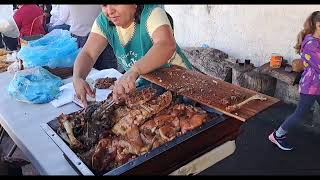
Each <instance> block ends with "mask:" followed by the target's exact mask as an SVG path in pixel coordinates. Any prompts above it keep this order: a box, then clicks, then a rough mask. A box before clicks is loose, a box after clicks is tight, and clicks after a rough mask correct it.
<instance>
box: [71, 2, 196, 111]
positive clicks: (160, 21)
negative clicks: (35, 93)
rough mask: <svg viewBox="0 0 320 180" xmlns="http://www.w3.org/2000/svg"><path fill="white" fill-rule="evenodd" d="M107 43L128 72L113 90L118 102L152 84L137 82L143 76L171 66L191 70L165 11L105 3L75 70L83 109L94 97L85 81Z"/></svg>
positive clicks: (76, 85)
mask: <svg viewBox="0 0 320 180" xmlns="http://www.w3.org/2000/svg"><path fill="white" fill-rule="evenodd" d="M108 44H110V45H111V46H112V48H113V50H114V53H115V55H116V57H117V60H118V62H119V64H121V65H122V67H123V69H124V70H125V71H126V72H125V73H124V75H123V76H122V77H121V78H120V79H118V80H117V81H116V83H115V86H114V88H113V93H112V94H113V100H114V101H115V102H119V100H121V99H123V98H125V97H126V96H127V94H128V93H129V92H131V91H133V90H135V88H136V87H138V88H139V87H142V86H146V85H148V83H149V84H150V82H146V81H143V80H142V79H139V80H138V81H137V79H138V78H139V76H140V75H143V74H146V73H149V72H152V71H154V70H156V69H158V68H161V67H165V66H168V65H169V64H175V65H178V66H181V67H184V68H189V69H190V68H192V65H191V64H190V62H189V61H188V59H187V58H186V56H185V55H184V54H183V52H182V51H181V49H180V47H179V46H178V45H177V44H176V41H175V39H174V36H173V30H172V27H171V24H170V21H169V19H168V16H167V14H166V12H165V11H164V10H163V9H162V8H160V7H159V6H157V5H135V4H127V5H111V4H110V5H109V4H104V5H102V13H100V15H99V16H98V17H97V18H96V20H95V22H94V24H93V26H92V30H91V33H90V35H89V38H88V40H87V42H86V44H85V45H84V47H83V48H82V50H81V51H80V53H79V55H78V57H77V59H76V61H75V65H74V68H73V85H74V87H75V91H76V94H77V97H78V98H79V99H80V100H81V101H82V103H83V104H84V106H87V101H86V98H87V95H89V96H91V97H94V93H93V91H92V90H91V88H90V87H89V85H88V83H87V82H86V81H85V79H86V77H87V75H88V73H89V72H90V70H91V68H92V67H93V64H94V63H95V62H96V60H97V58H98V56H99V55H100V54H101V52H102V51H103V50H104V48H105V47H106V46H107V45H108Z"/></svg>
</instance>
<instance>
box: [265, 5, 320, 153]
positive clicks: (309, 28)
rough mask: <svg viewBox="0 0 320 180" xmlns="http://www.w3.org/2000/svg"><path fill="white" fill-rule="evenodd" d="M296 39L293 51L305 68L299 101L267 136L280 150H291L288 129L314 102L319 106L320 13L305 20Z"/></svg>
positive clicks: (313, 14) (316, 12)
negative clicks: (289, 113) (290, 112)
mask: <svg viewBox="0 0 320 180" xmlns="http://www.w3.org/2000/svg"><path fill="white" fill-rule="evenodd" d="M297 39H298V40H297V44H296V46H295V49H296V52H297V53H298V54H300V56H301V59H302V60H303V64H304V66H305V69H304V72H303V74H302V77H301V80H300V84H299V93H300V100H299V103H298V105H297V108H296V110H295V111H294V113H293V114H291V115H290V116H289V117H288V118H287V119H286V120H285V121H284V122H283V123H282V124H281V125H280V127H279V128H278V129H277V130H276V131H274V132H272V133H271V134H270V135H269V140H270V141H271V142H273V143H274V144H276V145H277V146H278V147H279V148H280V149H282V150H292V149H293V146H291V145H290V144H289V143H288V142H287V138H286V135H287V133H288V131H289V129H290V128H291V127H292V126H293V125H295V124H296V123H297V122H298V121H299V120H301V119H302V118H303V116H304V115H305V114H306V113H307V112H308V111H309V110H310V108H311V106H312V105H313V104H314V103H315V101H317V102H318V103H319V104H320V11H315V12H313V13H312V14H311V15H310V16H309V17H308V18H307V19H306V21H305V23H304V29H303V30H302V31H301V32H300V33H299V34H298V38H297Z"/></svg>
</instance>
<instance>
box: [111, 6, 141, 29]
mask: <svg viewBox="0 0 320 180" xmlns="http://www.w3.org/2000/svg"><path fill="white" fill-rule="evenodd" d="M143 7H144V6H143V5H137V10H136V13H135V14H134V21H135V22H136V23H137V24H140V16H141V13H142V11H143ZM109 25H110V26H114V24H113V23H112V22H111V21H109Z"/></svg>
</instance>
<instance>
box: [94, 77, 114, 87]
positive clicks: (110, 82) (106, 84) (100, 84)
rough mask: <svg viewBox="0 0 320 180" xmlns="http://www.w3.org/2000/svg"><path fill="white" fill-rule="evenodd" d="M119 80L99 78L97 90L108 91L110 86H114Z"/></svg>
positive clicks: (96, 84)
mask: <svg viewBox="0 0 320 180" xmlns="http://www.w3.org/2000/svg"><path fill="white" fill-rule="evenodd" d="M116 80H117V78H109V77H106V78H98V79H97V80H96V81H95V87H96V88H97V89H108V88H109V87H110V86H112V85H113V84H114V82H115V81H116Z"/></svg>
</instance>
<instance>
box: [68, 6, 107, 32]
mask: <svg viewBox="0 0 320 180" xmlns="http://www.w3.org/2000/svg"><path fill="white" fill-rule="evenodd" d="M69 10H70V16H71V24H70V26H71V27H70V32H71V33H72V34H75V35H77V36H87V35H88V34H89V33H90V30H91V27H92V25H93V22H94V21H95V19H96V17H98V15H99V13H100V12H101V6H100V5H69Z"/></svg>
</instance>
